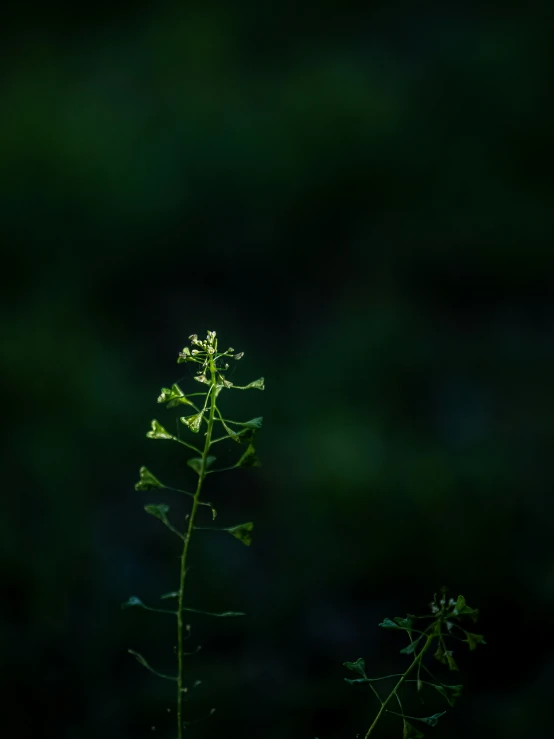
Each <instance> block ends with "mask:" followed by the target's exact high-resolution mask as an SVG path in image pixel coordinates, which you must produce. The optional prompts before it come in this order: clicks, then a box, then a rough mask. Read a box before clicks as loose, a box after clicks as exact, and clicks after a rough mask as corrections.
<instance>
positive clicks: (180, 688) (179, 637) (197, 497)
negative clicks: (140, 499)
mask: <svg viewBox="0 0 554 739" xmlns="http://www.w3.org/2000/svg"><path fill="white" fill-rule="evenodd" d="M215 349H217V344H216V346H215ZM209 367H210V384H211V388H210V392H211V403H210V414H209V418H208V430H207V432H206V441H205V443H204V450H203V451H202V456H201V459H202V462H201V464H200V471H199V474H198V484H197V486H196V492H195V493H194V499H193V502H192V510H191V512H190V516H189V521H188V528H187V532H186V534H185V536H184V545H183V553H182V555H181V575H180V580H179V605H178V608H177V659H178V668H177V737H178V739H183V641H184V640H183V628H184V626H183V612H184V611H185V607H184V592H185V578H186V574H187V557H188V552H189V547H190V540H191V537H192V532H193V530H194V522H195V519H196V513H197V511H198V506H199V505H201V501H200V493H201V492H202V484H203V482H204V478H205V477H206V472H207V469H206V467H207V464H206V460H207V457H208V452H209V450H210V444H211V441H212V432H213V428H214V417H215V411H216V385H217V373H216V368H215V363H214V360H213V356H212V355H210V357H209ZM207 401H208V398H206V403H207ZM204 407H205V406H204Z"/></svg>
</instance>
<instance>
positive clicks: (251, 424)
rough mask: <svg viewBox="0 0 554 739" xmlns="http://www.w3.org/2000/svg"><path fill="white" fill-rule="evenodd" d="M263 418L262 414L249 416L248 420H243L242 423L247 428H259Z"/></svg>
mask: <svg viewBox="0 0 554 739" xmlns="http://www.w3.org/2000/svg"><path fill="white" fill-rule="evenodd" d="M263 420H264V418H263V416H258V418H251V419H250V421H245V422H244V423H243V424H242V425H243V426H246V428H249V429H261V428H262V423H263Z"/></svg>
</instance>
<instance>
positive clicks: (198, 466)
mask: <svg viewBox="0 0 554 739" xmlns="http://www.w3.org/2000/svg"><path fill="white" fill-rule="evenodd" d="M215 460H216V458H215V457H212V456H208V457H206V467H205V469H206V470H207V469H209V468H210V467H211V465H212V464H213V463H214V462H215ZM187 464H188V466H189V467H191V468H192V469H193V470H194V471H195V472H196V474H197V475H199V474H200V473H201V472H202V457H193V458H192V459H188V460H187Z"/></svg>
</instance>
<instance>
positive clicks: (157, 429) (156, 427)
mask: <svg viewBox="0 0 554 739" xmlns="http://www.w3.org/2000/svg"><path fill="white" fill-rule="evenodd" d="M146 436H147V438H148V439H173V438H174V437H173V436H172V435H171V434H170V433H168V432H167V431H166V430H165V429H164V427H163V426H162V425H161V424H160V423H158V421H156V419H154V420H153V421H152V430H151V431H148V432H147V433H146Z"/></svg>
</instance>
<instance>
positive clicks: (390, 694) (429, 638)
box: [364, 628, 435, 739]
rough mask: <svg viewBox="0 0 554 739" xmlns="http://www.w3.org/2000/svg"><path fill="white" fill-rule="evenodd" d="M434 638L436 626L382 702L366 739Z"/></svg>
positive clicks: (366, 738)
mask: <svg viewBox="0 0 554 739" xmlns="http://www.w3.org/2000/svg"><path fill="white" fill-rule="evenodd" d="M434 638H435V628H433V630H432V631H431V633H430V634H429V635H428V637H427V641H426V642H425V644H424V645H423V648H422V649H421V651H420V652H419V654H418V655H417V656H416V657H415V659H414V661H413V662H412V664H411V665H410V666H409V667H408V669H407V670H406V672H405V673H404V674H403V675H402V677H401V678H400V680H399V681H398V682H397V683H396V685H395V686H394V688H393V689H392V690H391V692H390V693H389V695H388V696H387V698H385V700H384V701H383V702H382V703H381V708H380V709H379V713H378V714H377V716H376V717H375V720H374V721H373V723H372V724H371V726H370V727H369V729H368V730H367V734H366V735H365V738H364V739H368V737H369V736H371V734H372V733H373V730H374V729H375V727H376V726H377V723H378V721H379V719H380V718H381V716H382V715H383V713H384V712H385V710H386V707H387V704H388V703H389V701H390V700H391V699H392V698H394V696H395V695H396V696H397V695H398V690H399V689H400V687H401V686H402V683H403V682H404V681H405V680H406V678H407V677H408V675H409V674H410V672H411V671H412V670H413V669H414V667H416V665H418V664H420V663H421V660H422V659H423V655H424V654H425V652H426V651H427V650H428V649H429V647H430V646H431V643H432V641H433V639H434Z"/></svg>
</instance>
